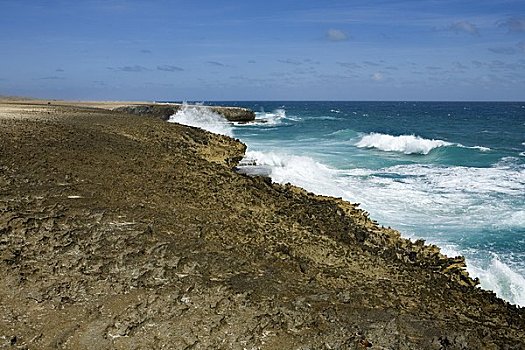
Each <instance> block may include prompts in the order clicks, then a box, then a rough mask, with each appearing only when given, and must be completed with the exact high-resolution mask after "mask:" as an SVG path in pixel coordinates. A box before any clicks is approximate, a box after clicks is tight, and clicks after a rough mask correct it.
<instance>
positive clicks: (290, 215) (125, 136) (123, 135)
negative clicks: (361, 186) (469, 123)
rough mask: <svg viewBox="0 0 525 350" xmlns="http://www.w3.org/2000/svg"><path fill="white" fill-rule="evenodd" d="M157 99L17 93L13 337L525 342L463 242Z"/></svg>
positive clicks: (8, 135) (521, 313) (0, 340)
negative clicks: (250, 157)
mask: <svg viewBox="0 0 525 350" xmlns="http://www.w3.org/2000/svg"><path fill="white" fill-rule="evenodd" d="M111 106H112V107H111ZM145 106H150V107H145ZM151 106H152V105H151V104H147V103H140V104H134V105H133V106H132V107H131V108H130V107H127V106H125V105H124V106H118V107H122V108H120V109H119V110H110V109H114V108H117V107H115V105H111V104H104V105H102V104H101V105H97V104H96V103H92V104H90V105H85V104H80V103H78V104H76V105H75V104H74V103H71V104H57V103H49V104H47V103H29V102H20V101H19V102H16V101H14V102H13V101H9V102H4V103H1V102H0V132H1V137H0V278H1V280H2V281H3V283H2V284H1V286H0V313H1V314H2V315H3V316H2V318H1V319H0V348H14V349H16V348H20V349H29V348H38V349H57V348H59V349H60V348H63V349H88V348H89V349H131V348H140V349H142V348H155V349H160V348H166V349H171V348H173V349H190V348H192V349H210V348H216V349H221V348H223V349H244V348H248V349H364V348H370V349H385V348H388V349H523V348H525V331H524V330H525V309H523V308H518V307H516V306H514V305H510V304H509V303H507V302H505V301H503V300H501V299H499V298H497V297H496V296H495V295H494V293H492V292H489V291H484V290H481V289H480V288H478V287H476V284H477V281H475V280H473V279H471V278H470V277H469V276H468V274H467V272H466V271H465V269H464V267H465V263H464V259H463V258H461V257H457V258H448V257H445V256H444V255H442V254H441V253H440V251H439V248H438V247H435V246H431V245H426V244H425V243H424V242H422V241H416V242H411V241H409V240H407V239H404V238H402V237H401V235H400V234H399V233H398V232H397V231H395V230H392V229H389V228H384V227H382V226H380V225H379V224H377V223H376V222H375V221H373V220H371V219H370V218H369V217H368V215H367V213H366V212H364V211H362V210H361V209H359V208H358V207H357V206H356V205H354V204H351V203H348V202H345V201H343V200H341V199H336V198H331V197H324V196H317V195H314V194H312V193H308V192H306V191H304V190H302V189H300V188H298V187H295V186H291V185H278V184H274V183H271V181H269V179H267V178H264V177H257V176H255V177H252V176H247V175H243V174H239V173H236V172H235V171H234V170H233V168H234V167H235V166H236V165H237V164H238V162H239V161H240V160H241V159H242V157H243V156H244V152H245V149H246V147H245V145H243V144H242V143H240V142H239V141H237V140H234V139H231V138H228V137H225V136H220V135H214V134H211V133H208V132H205V131H203V130H200V129H196V128H192V127H186V126H181V125H177V124H171V123H170V124H168V123H165V122H163V121H162V120H161V119H164V118H163V115H166V110H162V108H161V110H160V111H159V108H158V106H157V105H155V106H153V107H151ZM99 107H100V108H99ZM166 108H172V107H171V106H167V107H166ZM252 113H253V112H252ZM172 114H173V113H172ZM145 115H153V116H156V117H160V118H147V117H145ZM232 118H235V117H232ZM230 120H232V119H230Z"/></svg>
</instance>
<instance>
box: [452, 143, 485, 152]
mask: <svg viewBox="0 0 525 350" xmlns="http://www.w3.org/2000/svg"><path fill="white" fill-rule="evenodd" d="M458 146H460V147H465V146H463V145H458ZM465 148H470V149H477V150H479V151H481V152H490V151H491V149H490V148H489V147H483V146H472V147H465Z"/></svg>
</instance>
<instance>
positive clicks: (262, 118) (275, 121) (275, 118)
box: [245, 108, 287, 126]
mask: <svg viewBox="0 0 525 350" xmlns="http://www.w3.org/2000/svg"><path fill="white" fill-rule="evenodd" d="M286 118H287V116H286V110H285V109H284V108H278V109H276V110H274V111H272V112H264V111H263V112H256V113H255V121H254V122H252V123H249V124H245V125H251V126H253V125H263V126H264V125H267V126H275V125H279V124H281V123H282V122H283V120H284V119H286Z"/></svg>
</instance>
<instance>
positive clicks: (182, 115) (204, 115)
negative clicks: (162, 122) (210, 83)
mask: <svg viewBox="0 0 525 350" xmlns="http://www.w3.org/2000/svg"><path fill="white" fill-rule="evenodd" d="M168 122H170V123H179V124H184V125H188V126H194V127H197V128H201V129H204V130H207V131H210V132H213V133H215V134H221V135H226V136H230V137H232V136H233V128H232V126H231V125H230V123H229V122H228V121H227V120H226V118H224V117H223V116H222V115H220V114H218V113H215V112H213V111H212V110H211V109H210V108H208V107H205V106H193V105H187V104H183V105H182V106H181V109H180V110H179V111H178V112H177V113H175V114H174V115H172V116H171V117H170V118H169V119H168Z"/></svg>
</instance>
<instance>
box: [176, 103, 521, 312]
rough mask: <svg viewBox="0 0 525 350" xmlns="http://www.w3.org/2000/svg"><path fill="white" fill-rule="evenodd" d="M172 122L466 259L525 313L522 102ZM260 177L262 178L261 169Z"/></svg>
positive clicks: (190, 112)
mask: <svg viewBox="0 0 525 350" xmlns="http://www.w3.org/2000/svg"><path fill="white" fill-rule="evenodd" d="M213 104H216V105H229V106H232V105H233V106H241V107H247V108H251V109H252V110H254V111H256V112H257V113H256V114H257V118H256V122H255V123H249V124H235V125H232V124H228V123H225V122H224V120H221V118H220V117H219V116H217V115H214V114H213V113H212V112H210V111H197V110H195V109H191V108H189V107H188V108H185V109H183V110H182V111H180V112H179V113H177V114H176V115H174V116H173V117H172V118H171V120H170V121H173V122H180V123H184V124H190V125H194V126H200V127H202V128H205V129H208V130H210V131H214V132H218V133H222V134H226V135H230V136H234V137H236V138H239V139H241V141H243V142H244V143H246V144H247V145H248V152H247V155H246V158H245V161H244V164H246V165H245V166H247V167H252V169H255V170H257V171H260V172H263V173H266V174H268V175H269V176H271V178H272V179H273V180H274V181H276V182H279V183H287V182H290V183H292V184H295V185H299V186H301V187H303V188H305V189H307V190H309V191H312V192H314V193H317V194H324V195H332V196H336V197H342V198H344V199H346V200H349V201H351V202H357V203H360V204H361V207H362V208H363V209H365V210H367V211H368V212H369V213H370V214H371V217H372V218H373V219H375V220H377V221H378V222H379V223H380V224H382V225H385V226H391V227H393V228H395V229H397V230H399V231H400V232H401V233H402V234H403V235H404V236H405V237H407V238H412V239H416V238H422V239H425V240H426V241H427V242H429V243H434V244H436V245H438V246H440V247H441V248H442V251H443V252H444V253H445V254H447V255H449V256H456V255H463V256H465V257H466V259H467V265H468V271H469V273H470V274H471V275H473V276H475V277H479V278H480V281H481V286H482V287H483V288H486V289H490V290H493V291H495V292H496V293H497V294H498V295H499V296H500V297H502V298H504V299H506V300H508V301H510V302H512V303H515V304H518V305H521V306H525V102H516V103H493V102H482V103H481V102H235V101H233V102H232V101H226V102H220V103H218V102H214V103H213ZM253 163H256V164H257V166H256V167H255V168H253V165H250V164H253Z"/></svg>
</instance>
